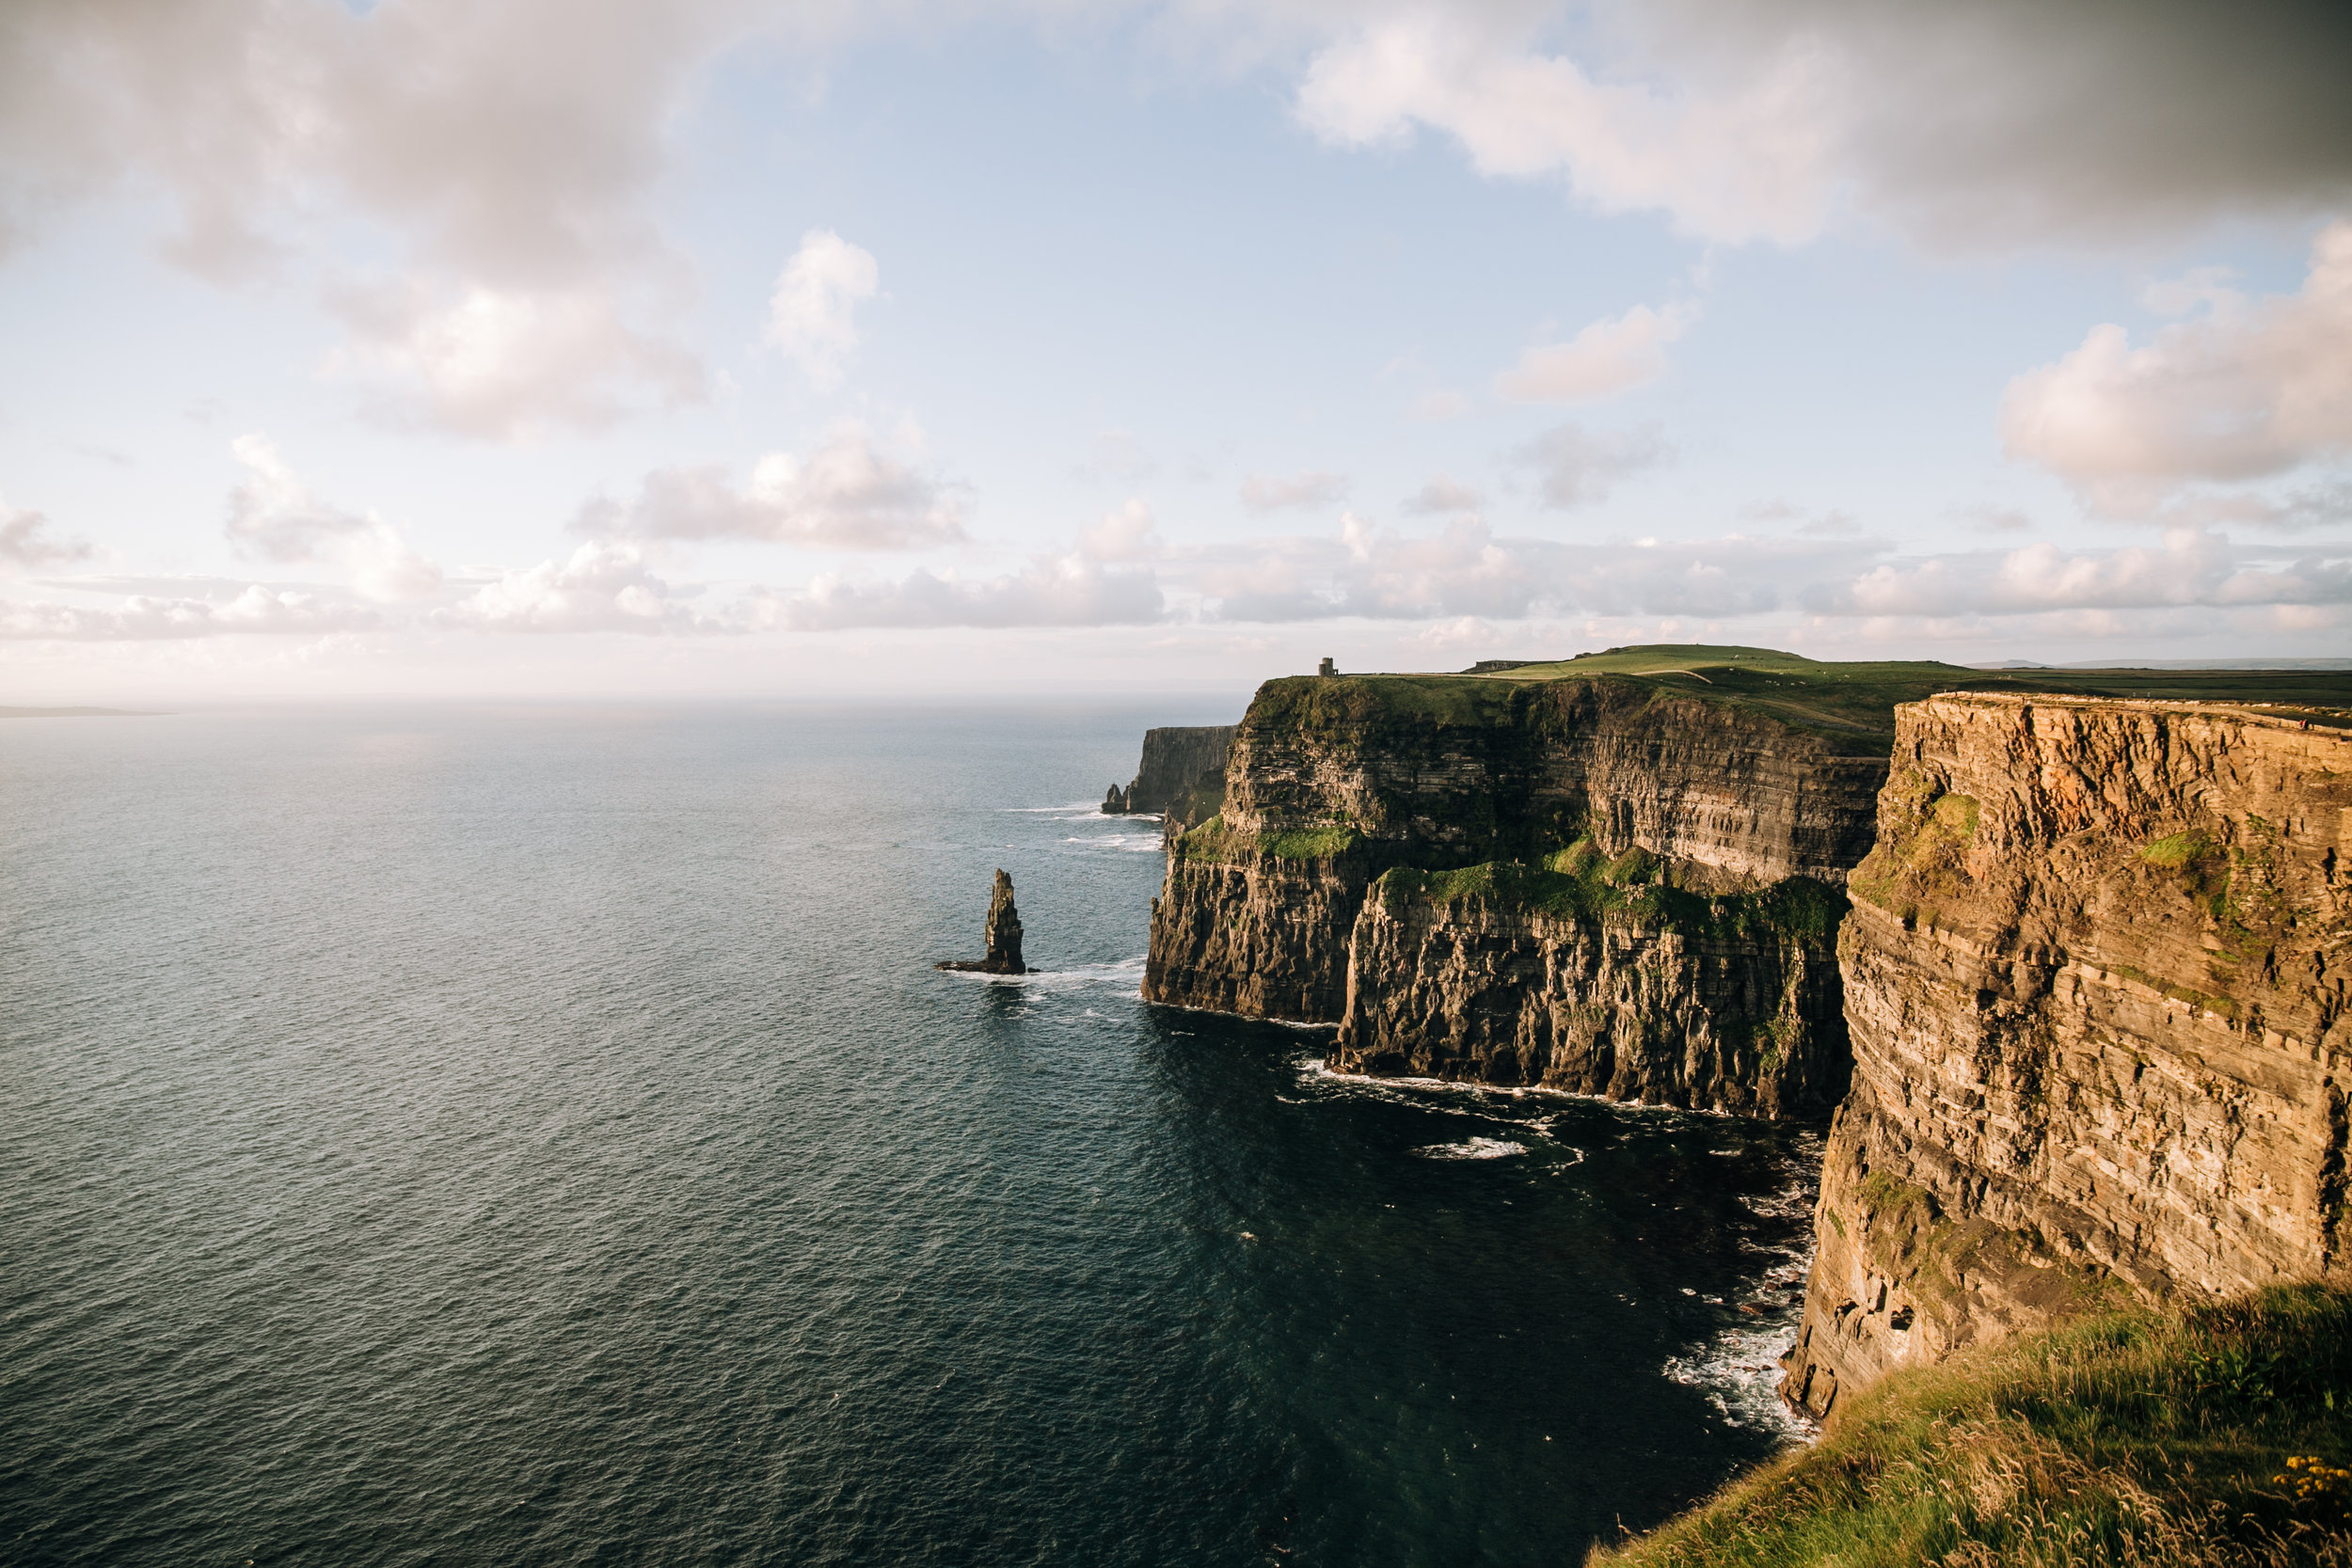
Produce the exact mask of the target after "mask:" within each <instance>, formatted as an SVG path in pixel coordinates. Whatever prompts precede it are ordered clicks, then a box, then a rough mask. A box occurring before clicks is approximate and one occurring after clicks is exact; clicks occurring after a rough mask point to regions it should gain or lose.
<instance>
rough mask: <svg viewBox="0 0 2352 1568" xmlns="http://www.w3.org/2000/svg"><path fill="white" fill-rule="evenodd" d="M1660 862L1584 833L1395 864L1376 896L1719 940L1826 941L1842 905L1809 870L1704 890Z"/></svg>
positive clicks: (1840, 896)
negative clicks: (1525, 855) (1523, 858)
mask: <svg viewBox="0 0 2352 1568" xmlns="http://www.w3.org/2000/svg"><path fill="white" fill-rule="evenodd" d="M1664 869H1665V868H1664V866H1663V865H1662V864H1661V863H1660V861H1659V859H1658V857H1657V856H1655V855H1653V854H1651V853H1650V852H1649V851H1648V850H1646V849H1643V848H1640V847H1635V848H1632V849H1629V850H1627V851H1626V852H1625V853H1624V854H1622V855H1619V856H1617V857H1616V858H1615V859H1613V860H1611V859H1608V858H1605V857H1604V856H1602V854H1601V853H1600V851H1599V850H1598V849H1597V847H1595V846H1594V844H1593V841H1592V840H1591V839H1589V838H1581V839H1579V840H1577V841H1576V843H1574V844H1572V845H1570V846H1569V847H1567V848H1565V849H1563V850H1561V851H1560V852H1559V853H1558V854H1555V855H1552V856H1550V857H1549V858H1548V859H1546V860H1545V861H1544V863H1542V864H1540V865H1528V864H1525V863H1520V862H1518V861H1490V862H1487V863H1485V864H1483V865H1471V866H1464V867H1462V868H1461V869H1459V870H1454V871H1417V870H1414V869H1412V868H1410V867H1407V866H1399V867H1396V868H1395V869H1393V870H1391V871H1389V872H1387V873H1386V874H1385V875H1383V876H1382V877H1381V879H1380V880H1379V883H1378V894H1379V897H1380V899H1381V902H1382V905H1383V907H1384V908H1386V909H1387V910H1388V911H1390V912H1391V914H1402V913H1403V912H1404V911H1405V910H1406V908H1407V907H1408V906H1409V904H1410V903H1411V902H1412V901H1413V900H1415V899H1417V898H1418V899H1426V900H1428V901H1429V902H1431V903H1436V904H1458V903H1469V902H1472V901H1482V902H1486V903H1488V904H1490V905H1492V906H1494V907H1495V908H1496V909H1498V910H1502V911H1535V912H1538V913H1542V914H1547V915H1550V916H1552V917H1553V918H1555V919H1560V920H1575V921H1581V922H1584V923H1587V924H1594V925H1609V924H1612V923H1617V924H1624V925H1628V926H1639V927H1643V928H1645V929H1646V930H1653V931H1670V932H1674V933H1676V934H1677V935H1680V936H1687V937H1694V938H1705V939H1713V940H1722V941H1735V940H1739V939H1742V938H1747V937H1756V936H1773V937H1793V938H1796V939H1798V940H1800V941H1809V942H1827V941H1828V940H1829V939H1830V938H1832V937H1834V936H1835V935H1836V931H1837V922H1838V921H1839V920H1840V919H1842V918H1843V917H1844V915H1845V912H1846V908H1847V905H1846V895H1845V894H1844V893H1843V892H1841V891H1839V890H1838V889H1836V888H1834V887H1831V886H1829V885H1828V884H1827V883H1825V882H1818V881H1815V880H1814V879H1811V878H1810V877H1790V878H1788V879H1784V880H1782V881H1779V882H1776V883H1774V884H1773V885H1772V886H1771V887H1768V888H1765V889H1763V890H1762V891H1760V892H1756V893H1729V894H1707V893H1694V892H1691V891H1689V890H1687V889H1684V888H1678V887H1675V886H1672V885H1670V884H1669V883H1668V882H1667V881H1666V880H1665V879H1663V875H1662V874H1663V872H1664Z"/></svg>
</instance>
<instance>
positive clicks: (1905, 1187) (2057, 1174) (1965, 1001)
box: [1786, 696, 2352, 1414]
mask: <svg viewBox="0 0 2352 1568" xmlns="http://www.w3.org/2000/svg"><path fill="white" fill-rule="evenodd" d="M1878 829H1879V836H1878V845H1877V847H1876V848H1875V849H1874V850H1873V851H1872V853H1871V854H1870V856H1869V858H1868V859H1867V861H1865V862H1864V863H1862V865H1861V866H1859V867H1858V868H1857V869H1856V870H1855V872H1854V874H1853V876H1852V878H1851V892H1852V895H1853V898H1854V904H1853V910H1852V913H1851V916H1850V917H1849V918H1848V919H1847V920H1846V922H1845V924H1844V927H1843V932H1842V935H1841V938H1840V942H1839V955H1840V958H1841V960H1842V965H1843V969H1844V976H1845V996H1846V1014H1847V1021H1848V1026H1849V1031H1850V1033H1851V1039H1852V1047H1853V1056H1854V1082H1853V1088H1852V1092H1851V1096H1850V1098H1849V1099H1848V1101H1847V1102H1846V1104H1845V1105H1844V1106H1843V1107H1842V1108H1841V1110H1840V1111H1839V1113H1838V1117H1837V1121H1836V1127H1835V1129H1834V1131H1833V1133H1832V1136H1831V1141H1830V1147H1829V1151H1828V1156H1827V1162H1826V1168H1825V1170H1824V1174H1823V1182H1822V1190H1821V1200H1820V1218H1819V1220H1818V1222H1817V1224H1818V1243H1819V1250H1818V1253H1817V1259H1816V1263H1815V1267H1814V1272H1813V1276H1812V1279H1811V1281H1810V1284H1809V1287H1808V1293H1807V1300H1806V1311H1805V1319H1804V1328H1803V1330H1802V1336H1801V1338H1800V1340H1799V1342H1798V1344H1797V1346H1796V1347H1795V1348H1794V1349H1793V1350H1792V1351H1791V1352H1790V1354H1789V1358H1788V1367H1789V1379H1788V1385H1787V1390H1786V1391H1787V1392H1788V1395H1789V1397H1790V1398H1791V1399H1792V1400H1795V1401H1796V1402H1799V1403H1801V1404H1803V1405H1804V1406H1806V1407H1808V1408H1810V1409H1811V1410H1813V1411H1814V1412H1816V1413H1817V1414H1818V1413H1826V1412H1827V1411H1828V1410H1829V1409H1830V1408H1831V1406H1832V1405H1833V1404H1834V1403H1835V1402H1836V1399H1837V1397H1838V1392H1839V1390H1840V1389H1843V1388H1852V1387H1854V1386H1858V1385H1860V1384H1864V1383H1867V1382H1869V1381H1871V1380H1873V1379H1875V1378H1876V1377H1877V1376H1879V1375H1880V1374H1881V1373H1882V1372H1883V1371H1884V1370H1887V1369H1889V1368H1891V1367H1895V1366H1899V1365H1905V1364H1911V1363H1917V1362H1927V1361H1934V1360H1939V1359H1941V1358H1942V1357H1943V1356H1945V1355H1946V1354H1949V1353H1950V1352H1951V1351H1952V1350H1953V1349H1955V1348H1957V1347H1959V1346H1962V1345H1964V1344H1968V1343H1971V1342H1974V1341H1981V1340H1987V1339H1993V1338H2001V1337H2003V1336H2005V1335H2007V1334H2010V1333H2013V1332H2016V1331H2019V1330H2022V1329H2027V1328H2035V1327H2041V1326H2043V1325H2045V1324H2046V1323H2050V1322H2051V1321H2053V1320H2054V1319H2056V1318H2058V1317H2062V1316H2064V1315H2066V1314H2068V1313H2071V1312H2073V1311H2075V1310H2078V1309H2080V1308H2081V1307H2084V1306H2086V1305H2090V1304H2091V1303H2093V1302H2096V1301H2098V1300H2100V1299H2102V1298H2103V1297H2106V1296H2121V1297H2132V1296H2137V1297H2139V1298H2142V1299H2146V1300H2152V1301H2153V1300H2165V1299H2170V1298H2181V1297H2188V1298H2198V1297H2205V1296H2212V1295H2218V1294H2225V1293H2228V1292H2232V1291H2242V1290H2245V1289H2248V1288H2250V1287H2253V1286H2257V1285H2263V1284H2268V1283H2273V1282H2277V1281H2280V1280H2285V1279H2293V1278H2297V1277H2304V1276H2310V1275H2324V1274H2331V1273H2337V1274H2340V1273H2341V1272H2343V1270H2344V1237H2343V1236H2342V1235H2341V1233H2340V1231H2341V1227H2342V1220H2343V1213H2344V1153H2345V1110H2344V1106H2345V1086H2346V1072H2347V1068H2352V1060H2347V1058H2352V1037H2347V1035H2348V1033H2352V1032H2348V1031H2347V1029H2346V1027H2345V1024H2344V1014H2345V1008H2346V995H2345V981H2346V979H2347V977H2352V878H2348V877H2347V872H2352V867H2347V866H2346V865H2345V864H2344V857H2345V856H2346V855H2347V854H2352V738H2347V737H2345V736H2343V735H2341V734H2338V733H2335V732H2331V731H2327V730H2320V729H2313V730H2304V729H2301V728H2300V727H2299V726H2298V725H2297V724H2296V723H2294V722H2292V721H2280V720H2276V719H2269V718H2265V717H2261V716H2258V715H2254V714H2250V713H2247V712H2244V711H2237V710H2231V709H2226V708H2218V707H2212V708H2203V707H2198V706H2195V705H2185V704H2159V703H2123V702H2101V701H2096V700H2088V699H2068V698H2046V697H2037V698H2017V697H2009V696H2000V697H1994V696H1977V697H1962V696H1947V697H1938V698H1933V699H1931V700H1929V701H1926V702H1921V703H1917V704H1914V705H1908V706H1906V707H1904V708H1902V709H1901V710H1900V713H1899V730H1898V738H1897V742H1896V748H1895V757H1894V764H1893V769H1892V772H1891V775H1890V777H1889V779H1888V781H1887V784H1886V787H1885V789H1884V791H1883V794H1882V796H1881V798H1880V803H1879V823H1878Z"/></svg>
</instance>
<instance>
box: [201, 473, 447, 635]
mask: <svg viewBox="0 0 2352 1568" xmlns="http://www.w3.org/2000/svg"><path fill="white" fill-rule="evenodd" d="M229 450H230V453H231V454H232V455H234V456H235V458H236V460H237V461H238V462H239V463H240V464H242V465H244V467H245V469H246V477H245V479H244V481H243V482H242V483H239V484H238V485H237V487H236V489H234V490H232V491H231V492H230V496H229V524H228V534H229V538H230V541H231V542H232V543H234V544H235V545H236V546H238V547H239V548H240V549H242V550H244V551H246V552H248V553H250V554H254V555H258V556H260V557H262V559H263V560H266V561H277V562H323V563H326V564H331V565H336V566H340V567H341V568H342V570H343V571H344V572H345V573H346V574H348V576H349V577H350V578H351V581H352V585H353V586H354V587H355V588H357V589H358V591H359V593H360V594H362V595H363V596H364V597H367V598H371V599H376V600H380V601H386V602H390V601H397V600H402V599H421V598H425V597H429V596H430V595H431V594H434V593H436V592H437V591H438V590H439V588H440V586H441V569H440V567H438V566H437V565H435V564H434V563H433V562H430V561H428V560H426V559H425V558H424V557H423V556H421V555H420V554H418V553H417V552H416V551H415V550H412V549H410V548H409V547H408V545H407V543H406V541H405V540H403V539H402V538H401V536H400V532H399V531H398V530H396V529H394V528H393V527H392V526H391V525H390V524H389V523H386V522H384V521H382V520H381V519H379V518H377V517H376V516H374V515H373V514H371V515H368V516H364V517H362V516H358V515H354V514H352V513H349V512H344V511H342V510H339V509H338V508H336V507H332V506H329V505H327V504H326V502H324V501H321V500H320V499H318V498H317V497H316V496H314V495H312V494H311V492H310V487H309V486H308V485H306V484H304V483H302V481H301V479H300V477H299V476H297V475H296V474H295V473H294V470H293V469H292V468H291V467H287V465H286V461H285V459H284V458H283V457H281V456H279V455H278V448H277V446H276V445H275V444H274V443H273V442H272V441H271V440H270V438H269V437H268V436H265V435H263V434H262V433H261V432H260V431H255V432H253V433H251V434H250V435H246V436H238V437H237V438H236V439H235V440H234V441H231V442H230V444H229Z"/></svg>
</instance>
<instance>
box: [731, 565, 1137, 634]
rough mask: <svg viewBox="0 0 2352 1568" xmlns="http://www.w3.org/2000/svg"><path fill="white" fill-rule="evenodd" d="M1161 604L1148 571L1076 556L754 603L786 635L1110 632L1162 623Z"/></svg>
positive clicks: (843, 585) (822, 581) (828, 582)
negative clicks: (911, 630) (925, 629)
mask: <svg viewBox="0 0 2352 1568" xmlns="http://www.w3.org/2000/svg"><path fill="white" fill-rule="evenodd" d="M1165 612H1166V600H1165V598H1164V597H1163V595H1162V594H1161V592H1160V585H1159V581H1158V579H1157V578H1156V577H1155V576H1154V575H1153V573H1152V568H1150V567H1149V566H1142V567H1111V566H1105V565H1104V564H1103V563H1102V562H1097V561H1090V560H1088V559H1087V558H1086V557H1085V556H1083V555H1067V556H1058V557H1052V558H1045V559H1040V560H1038V561H1035V562H1031V563H1030V564H1029V565H1028V566H1026V567H1025V568H1023V569H1022V570H1020V571H1018V572H1011V573H1007V574H1004V575H1001V576H997V577H992V578H977V579H972V578H958V577H955V576H952V575H950V576H946V577H942V576H938V575H935V574H933V573H931V572H929V571H915V572H913V573H910V574H909V575H908V576H906V577H904V578H899V579H898V580H897V581H895V582H894V581H882V582H873V581H859V580H855V579H852V578H847V577H842V576H826V577H820V578H817V579H816V580H815V581H814V582H812V583H810V584H809V585H808V587H807V588H806V589H804V590H803V591H802V592H800V593H797V594H767V595H764V596H762V597H761V598H760V599H759V600H758V602H757V616H758V624H759V625H760V626H764V627H774V628H779V629H783V630H788V631H840V630H845V629H849V628H852V627H882V626H894V627H918V626H991V627H1008V626H1146V625H1149V624H1151V623H1152V622H1154V621H1157V620H1159V619H1161V617H1162V616H1163V615H1164V613H1165Z"/></svg>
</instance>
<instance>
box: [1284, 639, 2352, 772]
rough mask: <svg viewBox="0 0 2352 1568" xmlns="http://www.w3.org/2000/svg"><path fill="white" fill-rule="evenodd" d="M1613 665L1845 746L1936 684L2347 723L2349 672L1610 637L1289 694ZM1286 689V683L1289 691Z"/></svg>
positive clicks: (1880, 735)
mask: <svg viewBox="0 0 2352 1568" xmlns="http://www.w3.org/2000/svg"><path fill="white" fill-rule="evenodd" d="M1602 675H1606V676H1612V677H1614V678H1617V679H1620V680H1629V681H1634V682H1637V683H1639V684H1642V685H1645V686H1649V687H1652V688H1655V689H1659V690H1661V691H1675V692H1679V693H1682V694H1684V695H1688V696H1693V697H1698V698H1702V699H1704V700H1706V701H1708V702H1710V703H1716V704H1720V705H1724V706H1726V707H1733V708H1740V709H1746V710H1749V711H1753V712H1756V713H1760V714H1765V715H1768V716H1770V717H1772V718H1773V719H1776V720H1778V721H1781V722H1783V723H1788V724H1794V725H1796V726H1798V727H1799V728H1801V729H1807V730H1812V731H1816V732H1818V733H1822V734H1827V735H1831V736H1840V737H1843V738H1845V739H1848V740H1850V741H1851V742H1852V743H1853V749H1854V750H1856V751H1865V752H1870V751H1875V752H1883V751H1884V750H1885V749H1886V748H1887V747H1888V746H1891V745H1892V744H1893V743H1894V735H1895V720H1894V714H1895V706H1896V705H1897V704H1899V703H1911V702H1916V701H1918V700H1919V699H1920V698H1922V697H1928V696H1932V695H1933V694H1934V693H1936V692H1938V691H2048V692H2063V693H2067V694H2071V695H2074V696H2088V697H2149V698H2164V699H2169V700H2185V701H2192V702H2209V703H2240V704H2260V705H2265V706H2275V707H2276V708H2277V709H2278V710H2279V711H2281V712H2282V713H2284V715H2285V716H2286V717H2290V718H2308V719H2310V720H2311V721H2312V722H2314V723H2321V724H2327V725H2329V726H2330V727H2335V728H2352V671H2344V670H2328V671H2307V670H2280V671H2180V670H1994V671H1988V670H1970V669H1965V668H1963V667H1962V666H1960V665H1957V664H1938V663H1934V662H1932V661H1927V660H1889V661H1884V662H1852V663H1824V662H1822V661H1820V660H1819V659H1810V658H1805V657H1802V656H1800V655H1797V654H1786V653H1780V652H1776V651H1775V650H1773V649H1771V648H1741V647H1719V646H1711V645H1708V644H1702V643H1689V642H1665V643H1658V644H1654V645H1651V646H1647V647H1638V648H1612V649H1610V650H1609V651H1608V652H1607V653H1600V654H1587V655H1585V656H1583V657H1580V658H1572V659H1563V660H1560V661H1559V662H1556V663H1550V664H1523V665H1520V666H1518V667H1517V668H1515V669H1510V670H1502V671H1497V672H1495V673H1488V674H1469V673H1464V674H1451V675H1444V674H1396V675H1365V676H1342V677H1340V678H1339V679H1338V680H1336V681H1322V680H1319V679H1318V677H1315V676H1311V675H1306V676H1297V677H1294V678H1292V679H1290V680H1286V681H1283V682H1280V683H1269V684H1270V685H1272V684H1279V685H1280V686H1282V687H1283V688H1285V689H1289V688H1294V687H1295V688H1297V690H1296V692H1295V694H1291V695H1293V698H1294V700H1295V701H1297V702H1299V703H1302V704H1306V705H1341V706H1352V707H1354V708H1357V709H1360V710H1361V716H1362V717H1371V716H1373V715H1374V714H1375V713H1376V714H1378V715H1380V716H1382V717H1396V716H1400V715H1402V714H1403V713H1405V712H1406V711H1410V712H1413V713H1416V714H1425V715H1427V716H1430V717H1435V718H1439V719H1442V720H1445V721H1451V722H1454V723H1480V722H1486V723H1492V722H1498V721H1502V719H1503V716H1504V715H1505V714H1506V713H1507V711H1508V708H1509V694H1510V692H1511V691H1512V690H1513V689H1515V688H1518V687H1521V686H1527V685H1533V684H1536V683H1540V682H1545V681H1556V680H1575V679H1579V678H1589V677H1593V676H1602ZM1286 694H1288V693H1286Z"/></svg>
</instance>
